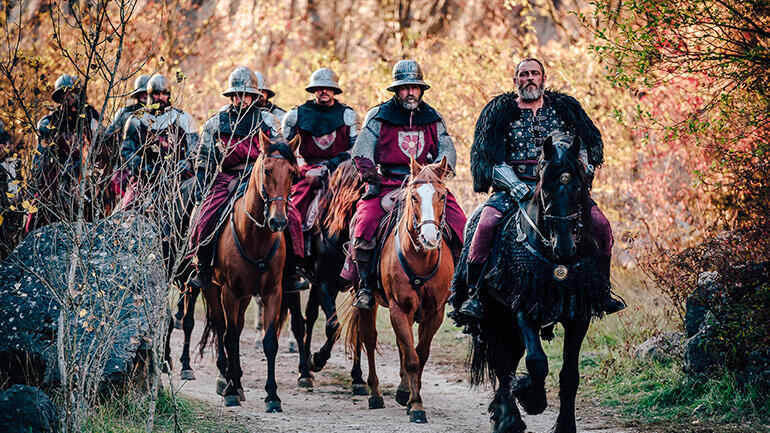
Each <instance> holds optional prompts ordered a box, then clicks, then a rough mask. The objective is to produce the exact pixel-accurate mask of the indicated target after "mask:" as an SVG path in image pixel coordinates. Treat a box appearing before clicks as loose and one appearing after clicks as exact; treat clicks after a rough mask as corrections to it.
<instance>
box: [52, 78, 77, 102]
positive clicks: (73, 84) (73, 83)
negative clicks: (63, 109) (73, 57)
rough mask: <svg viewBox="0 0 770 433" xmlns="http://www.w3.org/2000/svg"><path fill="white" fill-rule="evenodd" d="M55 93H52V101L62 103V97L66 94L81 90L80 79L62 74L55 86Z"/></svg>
mask: <svg viewBox="0 0 770 433" xmlns="http://www.w3.org/2000/svg"><path fill="white" fill-rule="evenodd" d="M53 87H54V89H53V93H51V99H53V101H54V102H61V98H62V96H64V93H65V92H69V91H73V90H77V89H79V88H80V79H79V78H78V77H77V75H69V74H61V75H60V76H59V78H57V79H56V83H54V85H53Z"/></svg>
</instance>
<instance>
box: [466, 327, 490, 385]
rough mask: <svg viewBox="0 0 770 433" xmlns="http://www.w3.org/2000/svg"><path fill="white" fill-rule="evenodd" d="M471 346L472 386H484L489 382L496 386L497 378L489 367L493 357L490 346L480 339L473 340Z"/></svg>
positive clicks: (469, 362) (469, 361) (469, 356)
mask: <svg viewBox="0 0 770 433" xmlns="http://www.w3.org/2000/svg"><path fill="white" fill-rule="evenodd" d="M470 346H471V347H470V351H469V352H468V365H469V367H470V368H469V370H470V380H471V386H478V385H482V384H484V383H486V382H487V381H489V382H490V383H492V384H494V382H495V379H496V377H495V374H494V371H492V368H491V366H490V365H489V364H490V361H491V355H492V353H491V351H490V350H489V349H490V348H489V344H488V343H487V342H485V341H481V340H480V339H478V338H471V339H470Z"/></svg>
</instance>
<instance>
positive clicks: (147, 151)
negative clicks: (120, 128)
mask: <svg viewBox="0 0 770 433" xmlns="http://www.w3.org/2000/svg"><path fill="white" fill-rule="evenodd" d="M147 94H148V95H149V101H148V102H149V103H148V105H147V106H146V107H145V108H143V109H141V110H137V111H135V112H134V113H133V114H132V116H131V117H130V119H129V120H128V121H127V122H126V125H125V128H124V133H123V144H122V146H121V149H120V155H121V158H122V160H123V164H125V165H124V166H125V168H126V169H127V170H128V171H129V172H130V173H131V176H133V177H134V178H135V180H139V181H141V182H146V183H152V181H154V180H155V179H156V177H157V175H158V174H159V168H160V166H161V164H163V163H164V161H165V160H166V159H167V158H170V159H171V161H175V163H176V164H177V165H176V170H177V171H176V174H178V175H179V176H180V177H182V178H187V177H190V176H191V175H192V155H193V154H194V152H195V150H196V145H197V143H198V132H197V130H196V128H195V124H194V121H193V118H192V116H191V115H190V114H189V113H187V112H185V111H182V110H180V109H178V108H176V107H172V106H171V101H170V97H171V91H170V89H169V84H168V79H167V78H166V77H165V76H163V75H160V74H156V75H153V76H152V77H151V78H150V79H149V80H148V81H147Z"/></svg>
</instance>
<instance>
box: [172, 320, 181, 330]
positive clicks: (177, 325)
mask: <svg viewBox="0 0 770 433" xmlns="http://www.w3.org/2000/svg"><path fill="white" fill-rule="evenodd" d="M174 329H182V321H181V320H179V319H177V318H176V317H175V318H174Z"/></svg>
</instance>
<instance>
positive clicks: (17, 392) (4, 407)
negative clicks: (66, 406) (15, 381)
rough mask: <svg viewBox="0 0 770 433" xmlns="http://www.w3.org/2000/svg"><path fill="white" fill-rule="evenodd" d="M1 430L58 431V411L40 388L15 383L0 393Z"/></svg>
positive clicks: (24, 432) (10, 432)
mask: <svg viewBox="0 0 770 433" xmlns="http://www.w3.org/2000/svg"><path fill="white" fill-rule="evenodd" d="M0 431H2V432H4V433H56V432H57V431H59V415H58V411H57V410H56V406H54V404H53V402H52V401H51V399H50V398H48V396H47V395H46V393H44V392H43V391H41V390H40V389H38V388H35V387H33V386H27V385H14V386H12V387H10V388H8V389H7V390H5V391H4V392H2V393H0Z"/></svg>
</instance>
